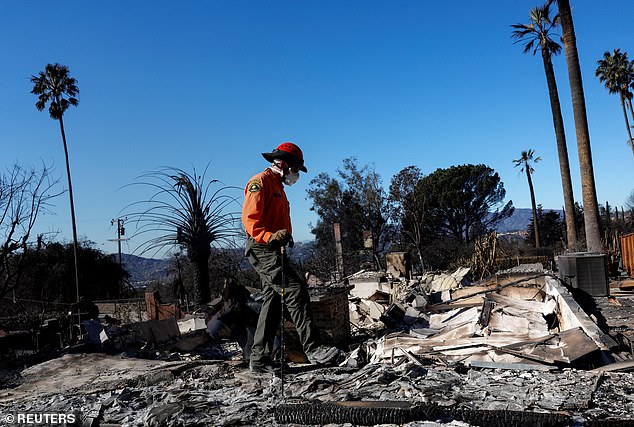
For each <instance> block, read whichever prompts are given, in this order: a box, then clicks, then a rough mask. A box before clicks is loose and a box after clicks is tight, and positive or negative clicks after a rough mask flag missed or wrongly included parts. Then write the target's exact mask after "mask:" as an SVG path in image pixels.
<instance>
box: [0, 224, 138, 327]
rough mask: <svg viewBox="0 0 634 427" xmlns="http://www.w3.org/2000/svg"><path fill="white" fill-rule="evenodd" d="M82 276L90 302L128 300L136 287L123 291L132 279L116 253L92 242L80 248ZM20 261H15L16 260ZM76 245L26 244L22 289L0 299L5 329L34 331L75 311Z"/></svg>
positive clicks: (83, 290) (83, 294) (39, 241)
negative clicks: (107, 253) (123, 268)
mask: <svg viewBox="0 0 634 427" xmlns="http://www.w3.org/2000/svg"><path fill="white" fill-rule="evenodd" d="M77 254H78V256H79V264H78V265H79V266H80V270H79V275H80V278H81V281H82V283H84V284H85V286H82V288H81V297H82V298H84V297H85V298H86V299H87V300H100V299H116V298H128V297H131V296H132V295H133V292H132V290H131V289H129V288H126V289H124V290H123V291H124V293H121V288H120V282H121V281H125V279H127V277H128V275H127V273H126V272H124V271H122V270H121V268H120V267H119V264H118V262H117V261H116V259H115V257H114V256H112V255H106V254H104V253H103V252H101V251H99V250H97V249H95V248H94V247H93V244H92V243H90V242H80V244H79V251H78V253H77ZM11 261H12V262H18V260H17V259H16V258H13V259H12V260H11ZM73 261H74V246H73V244H72V243H69V244H66V243H59V242H45V241H44V239H43V238H42V236H38V239H37V244H35V245H29V246H27V248H26V250H25V251H24V253H23V258H22V259H21V260H20V261H19V262H21V264H22V266H21V269H22V272H21V275H20V286H19V287H17V288H16V289H14V290H13V291H12V292H11V293H10V294H9V295H8V296H7V297H5V298H2V299H0V329H2V328H8V329H12V328H19V329H21V328H31V327H33V328H35V327H38V326H39V325H40V324H41V323H42V320H44V319H48V318H58V319H61V318H63V317H64V316H66V315H67V314H68V313H69V311H71V310H72V309H73V307H74V303H75V302H76V295H75V270H74V262H73Z"/></svg>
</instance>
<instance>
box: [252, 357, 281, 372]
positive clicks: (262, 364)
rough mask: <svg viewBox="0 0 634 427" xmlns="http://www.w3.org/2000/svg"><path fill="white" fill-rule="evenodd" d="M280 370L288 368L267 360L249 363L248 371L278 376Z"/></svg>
mask: <svg viewBox="0 0 634 427" xmlns="http://www.w3.org/2000/svg"><path fill="white" fill-rule="evenodd" d="M282 368H283V369H285V370H286V369H288V366H287V365H286V364H284V365H283V366H282V364H280V363H279V362H274V361H272V360H271V359H268V358H265V359H262V360H258V361H254V360H251V361H250V362H249V370H250V371H251V372H253V373H256V374H274V375H279V374H280V371H281V370H282Z"/></svg>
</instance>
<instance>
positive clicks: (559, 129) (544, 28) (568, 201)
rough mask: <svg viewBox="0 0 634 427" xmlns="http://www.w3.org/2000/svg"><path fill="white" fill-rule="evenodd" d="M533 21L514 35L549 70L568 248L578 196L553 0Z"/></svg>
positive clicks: (574, 243) (571, 243)
mask: <svg viewBox="0 0 634 427" xmlns="http://www.w3.org/2000/svg"><path fill="white" fill-rule="evenodd" d="M529 16H530V23H529V24H515V25H511V26H512V27H513V28H515V31H513V34H512V37H513V38H514V39H515V43H520V42H521V43H524V53H528V52H531V51H532V53H533V55H535V54H536V53H537V51H540V52H541V56H542V61H543V63H544V71H545V72H546V83H547V84H548V94H549V96H550V109H551V112H552V116H553V125H554V127H555V139H556V140H557V153H558V155H559V172H560V174H561V184H562V188H563V193H564V208H565V210H566V212H568V213H569V214H568V215H566V216H565V218H566V237H567V241H568V248H575V247H576V246H577V230H576V228H575V220H574V217H573V215H572V212H574V208H575V200H574V195H573V191H572V178H571V177H570V163H569V161H568V145H567V144H566V133H565V131H564V119H563V117H562V114H561V105H560V103H559V91H558V89H557V80H556V79H555V69H554V68H553V63H552V56H553V55H558V54H559V53H560V52H561V45H560V44H559V43H557V42H556V41H554V40H553V39H552V38H551V34H552V33H553V32H554V31H555V29H556V28H557V26H558V25H559V15H555V17H554V18H552V19H551V18H550V3H546V4H545V5H544V6H542V7H537V8H534V9H531V11H530V14H529Z"/></svg>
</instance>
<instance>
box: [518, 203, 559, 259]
mask: <svg viewBox="0 0 634 427" xmlns="http://www.w3.org/2000/svg"><path fill="white" fill-rule="evenodd" d="M536 212H537V224H538V227H539V231H540V236H541V243H542V244H541V247H543V248H548V249H549V251H553V250H558V251H561V250H563V248H564V236H565V224H564V221H563V219H562V217H561V215H560V214H559V212H557V211H553V210H547V211H545V212H544V209H543V208H542V205H538V206H537V209H536ZM534 224H535V221H534V219H531V222H530V223H529V224H528V227H527V229H528V240H529V242H531V244H533V245H534V246H535V247H537V246H536V245H535V225H534Z"/></svg>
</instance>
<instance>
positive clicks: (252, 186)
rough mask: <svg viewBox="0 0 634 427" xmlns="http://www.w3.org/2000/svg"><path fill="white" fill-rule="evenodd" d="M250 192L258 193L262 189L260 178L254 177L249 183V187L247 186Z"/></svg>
mask: <svg viewBox="0 0 634 427" xmlns="http://www.w3.org/2000/svg"><path fill="white" fill-rule="evenodd" d="M247 189H248V190H249V193H257V192H258V191H260V190H261V189H262V183H261V182H260V180H259V179H254V180H253V181H251V182H250V183H249V187H248V188H247Z"/></svg>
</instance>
